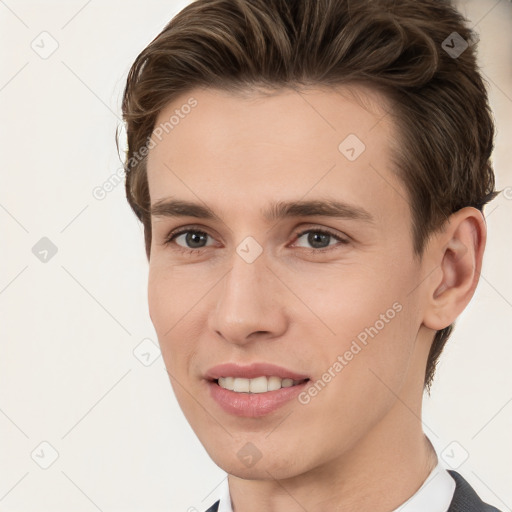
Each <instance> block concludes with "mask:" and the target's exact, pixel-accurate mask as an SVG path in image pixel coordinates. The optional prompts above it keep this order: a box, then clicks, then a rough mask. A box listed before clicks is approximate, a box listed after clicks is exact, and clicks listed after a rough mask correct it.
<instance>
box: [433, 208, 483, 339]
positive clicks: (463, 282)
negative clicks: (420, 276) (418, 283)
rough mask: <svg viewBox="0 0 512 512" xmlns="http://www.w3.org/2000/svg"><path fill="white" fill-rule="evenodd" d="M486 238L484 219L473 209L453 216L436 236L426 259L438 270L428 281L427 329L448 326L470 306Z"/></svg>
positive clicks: (480, 267) (438, 328)
mask: <svg viewBox="0 0 512 512" xmlns="http://www.w3.org/2000/svg"><path fill="white" fill-rule="evenodd" d="M486 238H487V228H486V225H485V220H484V217H483V215H482V213H481V212H480V211H479V210H477V209H476V208H473V207H466V208H462V209H461V210H458V211H457V212H455V213H454V214H452V215H451V216H450V217H449V219H448V221H447V222H446V224H445V226H444V227H443V229H442V230H440V231H439V232H438V233H436V234H435V235H434V236H433V237H432V240H431V242H430V243H429V244H428V247H427V249H426V250H427V253H428V254H426V255H425V256H427V257H426V258H425V260H424V261H428V262H429V266H430V269H432V267H433V268H434V271H431V274H430V277H429V278H428V280H427V282H426V287H427V296H426V301H427V303H426V307H425V309H424V318H423V324H424V325H425V326H426V327H428V328H430V329H434V330H436V331H437V330H440V329H444V328H445V327H448V326H449V325H450V324H452V323H453V322H454V321H455V319H456V318H457V317H458V316H459V315H460V314H461V313H462V311H463V310H464V308H465V307H466V306H467V305H468V303H469V301H470V300H471V298H472V297H473V294H474V292H475V289H476V285H477V284H478V279H479V277H480V271H481V269H482V258H483V255H484V249H485V242H486Z"/></svg>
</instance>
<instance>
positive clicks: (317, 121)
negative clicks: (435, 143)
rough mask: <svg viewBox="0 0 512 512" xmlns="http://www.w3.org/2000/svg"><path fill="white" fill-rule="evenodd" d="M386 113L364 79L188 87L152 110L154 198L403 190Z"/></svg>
mask: <svg viewBox="0 0 512 512" xmlns="http://www.w3.org/2000/svg"><path fill="white" fill-rule="evenodd" d="M190 105H193V107H190ZM388 112H389V106H388V103H387V101H386V99H385V98H384V97H383V96H382V95H381V94H379V93H377V92H375V91H371V90H369V89H366V88H362V87H351V88H347V87H343V88H341V87H340V88H337V89H333V88H329V89H309V90H301V91H294V90H279V91H274V92H273V93H272V94H262V93H261V92H256V91H246V92H245V93H243V94H240V93H232V92H228V91H220V90H216V89H194V90H191V91H190V92H189V93H187V94H183V95H181V96H180V97H179V98H176V99H175V100H174V101H172V102H171V103H169V104H168V105H167V106H166V107H165V108H164V109H163V110H162V111H161V112H160V114H159V116H158V118H157V121H156V124H155V130H154V131H153V135H152V142H153V145H152V147H151V149H150V151H149V155H148V162H147V164H148V165H147V169H148V181H149V188H150V196H151V203H152V204H154V203H156V202H158V201H159V200H162V199H164V198H166V197H169V196H178V197H180V198H184V199H185V198H186V199H197V196H201V199H202V200H203V201H206V202H207V203H208V204H209V205H213V206H214V205H215V204H217V205H219V204H220V203H219V200H220V199H224V201H223V202H226V201H229V200H230V198H232V197H233V196H235V195H236V198H237V200H238V201H240V200H241V199H244V200H245V203H244V204H245V207H247V208H250V207H251V204H254V205H255V206H256V203H257V202H258V200H259V203H258V205H257V206H258V208H260V207H261V203H262V202H264V201H265V199H266V198H268V197H269V196H270V197H272V198H273V199H283V200H287V199H298V198H302V197H304V196H305V195H306V194H310V195H311V196H314V195H315V193H318V194H320V195H321V194H325V193H327V192H332V191H337V192H339V194H338V195H339V196H341V198H343V196H344V195H346V196H350V197H346V198H343V199H347V200H349V202H352V203H354V201H365V202H368V201H370V202H371V201H372V200H377V199H380V200H382V201H389V200H393V199H394V200H396V197H395V198H393V196H396V194H397V193H398V195H402V197H405V191H404V190H403V189H402V185H401V183H399V182H398V180H397V179H396V176H395V175H394V172H393V170H392V162H391V145H392V144H393V143H394V142H395V130H394V125H393V121H392V119H391V116H390V115H389V114H388ZM386 183H388V184H387V185H386ZM383 185H384V186H383ZM184 196H186V197H184ZM194 196H196V197H194Z"/></svg>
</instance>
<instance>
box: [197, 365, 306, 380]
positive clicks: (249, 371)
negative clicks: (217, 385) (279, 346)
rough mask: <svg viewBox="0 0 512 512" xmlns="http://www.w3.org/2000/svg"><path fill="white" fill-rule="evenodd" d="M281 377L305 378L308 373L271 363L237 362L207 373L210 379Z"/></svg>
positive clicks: (217, 367)
mask: <svg viewBox="0 0 512 512" xmlns="http://www.w3.org/2000/svg"><path fill="white" fill-rule="evenodd" d="M261 376H266V377H280V378H281V379H293V380H304V379H308V378H309V377H308V376H307V375H303V374H301V373H297V372H294V371H292V370H288V369H287V368H283V367H282V366H276V365H275V364H271V363H251V364H249V365H242V364H237V363H223V364H219V365H216V366H213V367H212V368H210V369H209V370H208V371H207V372H206V375H205V378H206V379H208V380H217V379H218V378H219V377H241V378H245V379H254V378H255V377H261Z"/></svg>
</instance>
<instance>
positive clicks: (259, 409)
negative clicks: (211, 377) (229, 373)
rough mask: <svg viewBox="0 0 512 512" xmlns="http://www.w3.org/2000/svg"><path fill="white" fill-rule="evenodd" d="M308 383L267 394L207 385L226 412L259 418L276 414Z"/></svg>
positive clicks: (215, 384)
mask: <svg viewBox="0 0 512 512" xmlns="http://www.w3.org/2000/svg"><path fill="white" fill-rule="evenodd" d="M308 382H309V381H305V382H302V383H301V384H297V385H296V386H290V387H288V388H281V389H276V390H275V391H267V392H266V393H237V392H235V391H230V390H229V389H224V388H222V387H220V386H219V385H218V384H217V383H216V382H215V381H213V382H212V381H208V382H207V384H208V387H209V388H210V396H211V397H212V398H213V399H214V400H215V401H216V402H217V403H218V404H219V405H220V407H221V408H222V409H223V410H224V411H225V412H227V413H229V414H233V415H235V416H243V417H246V418H257V417H260V416H265V415H266V414H270V413H272V412H274V411H275V410H277V409H279V407H281V406H283V405H284V404H286V403H287V402H290V401H291V400H293V399H294V398H296V397H297V395H298V394H299V393H300V392H301V391H302V390H303V389H304V388H305V387H306V385H307V384H308Z"/></svg>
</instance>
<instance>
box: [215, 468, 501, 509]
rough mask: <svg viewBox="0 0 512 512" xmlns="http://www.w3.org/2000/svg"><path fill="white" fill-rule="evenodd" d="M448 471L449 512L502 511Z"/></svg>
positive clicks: (460, 477) (216, 505) (216, 504)
mask: <svg viewBox="0 0 512 512" xmlns="http://www.w3.org/2000/svg"><path fill="white" fill-rule="evenodd" d="M448 473H450V475H451V476H452V478H453V479H454V480H455V492H454V493H453V499H452V502H451V503H450V508H449V509H448V512H500V511H499V510H498V509H497V508H494V507H491V505H487V503H484V502H483V501H482V500H481V499H480V498H479V497H478V495H477V493H476V492H475V491H474V490H473V488H472V487H471V486H470V485H469V484H468V483H467V482H466V480H464V478H462V476H461V475H459V473H457V471H452V470H451V469H449V470H448ZM218 508H219V502H218V501H217V502H216V503H214V504H213V505H212V506H211V507H210V508H209V509H208V510H207V511H206V512H217V509H218Z"/></svg>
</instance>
